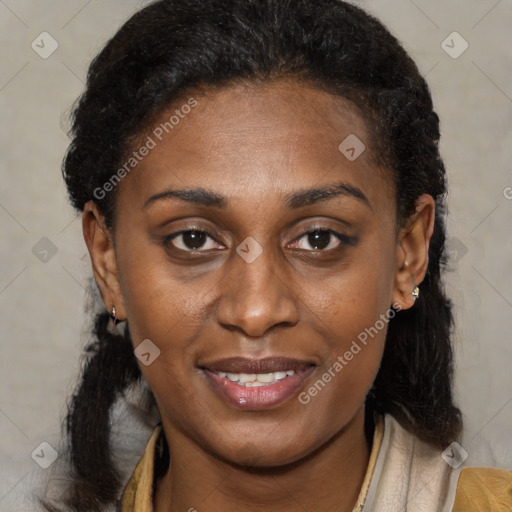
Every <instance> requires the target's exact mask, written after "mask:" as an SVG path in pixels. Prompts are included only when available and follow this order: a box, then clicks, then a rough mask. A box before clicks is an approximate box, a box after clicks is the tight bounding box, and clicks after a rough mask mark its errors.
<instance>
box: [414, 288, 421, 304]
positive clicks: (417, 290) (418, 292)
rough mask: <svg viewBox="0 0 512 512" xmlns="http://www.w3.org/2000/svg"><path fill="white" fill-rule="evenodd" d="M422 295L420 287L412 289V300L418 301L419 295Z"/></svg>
mask: <svg viewBox="0 0 512 512" xmlns="http://www.w3.org/2000/svg"><path fill="white" fill-rule="evenodd" d="M419 296H420V289H419V288H418V287H417V286H416V288H414V290H413V291H412V300H413V301H414V302H416V301H417V300H418V297H419Z"/></svg>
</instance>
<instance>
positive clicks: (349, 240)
mask: <svg viewBox="0 0 512 512" xmlns="http://www.w3.org/2000/svg"><path fill="white" fill-rule="evenodd" d="M316 232H321V233H325V232H327V233H331V234H332V235H334V237H335V238H337V239H338V241H339V242H340V245H339V246H338V247H335V248H331V249H302V250H305V251H307V252H325V253H327V252H331V251H336V250H340V249H341V248H343V246H345V245H355V242H356V240H355V237H351V236H347V235H344V234H342V233H338V232H337V231H334V230H333V229H329V228H320V227H318V228H313V229H309V230H308V231H305V232H304V233H302V234H301V235H300V236H299V237H297V238H295V239H294V240H293V241H292V243H296V242H298V241H299V240H301V239H302V238H304V237H305V236H307V235H309V234H311V233H316ZM185 233H204V234H206V235H207V236H208V238H210V239H211V240H213V241H214V242H216V243H217V244H220V243H219V242H217V240H215V238H214V237H213V236H212V235H211V234H210V232H209V231H207V230H205V229H199V228H197V229H196V228H194V229H183V230H181V231H177V232H176V233H172V234H170V235H167V236H166V237H164V239H163V245H164V246H165V247H166V248H169V246H170V245H171V242H172V240H174V239H175V238H178V237H179V236H180V235H183V234H185ZM330 243H331V241H329V245H330ZM220 245H222V244H220ZM172 248H173V249H175V250H177V251H182V252H190V253H193V252H196V253H197V252H207V251H208V249H207V250H202V249H180V248H178V247H172Z"/></svg>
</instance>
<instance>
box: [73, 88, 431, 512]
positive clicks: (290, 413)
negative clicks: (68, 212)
mask: <svg viewBox="0 0 512 512" xmlns="http://www.w3.org/2000/svg"><path fill="white" fill-rule="evenodd" d="M194 97H195V98H196V99H197V101H198V106H197V107H196V108H194V109H193V110H192V111H191V112H190V113H189V114H188V115H187V116H186V117H185V118H184V119H183V120H181V121H180V123H179V125H177V126H176V127H175V128H174V129H173V130H172V132H170V133H169V135H168V136H166V137H165V138H164V139H163V140H162V141H161V142H159V143H158V145H157V147H155V148H154V149H153V150H152V151H151V152H150V153H149V155H148V156H146V157H145V158H144V159H143V160H142V161H141V162H140V163H139V164H138V166H137V168H136V169H135V170H133V171H132V172H131V173H130V174H129V175H127V176H126V177H125V178H124V179H123V180H122V182H121V183H120V185H119V190H118V195H117V204H116V221H115V230H114V231H113V232H109V231H108V230H107V229H106V227H105V223H104V219H103V218H102V216H101V215H100V213H99V212H98V209H97V207H96V205H95V204H94V202H92V201H91V202H89V203H88V204H87V205H86V207H85V209H84V214H83V231H84V237H85V241H86V244H87V247H88V250H89V253H90V256H91V261H92V265H93V270H94V275H95V278H96V281H97V282H98V285H99V287H100V290H101V293H102V297H103V300H104V301H105V305H106V307H107V309H109V310H111V309H112V306H113V305H115V307H116V314H117V316H118V317H119V318H120V319H122V320H124V319H128V322H129V325H130V332H131V335H132V339H133V342H134V346H138V345H139V344H140V343H141V342H142V341H143V340H145V339H150V340H151V341H152V342H153V343H154V344H155V345H157V346H158V347H159V349H160V350H161V354H160V356H159V357H158V358H157V359H156V360H155V361H154V362H153V363H152V364H151V365H149V366H143V365H141V370H142V372H143V374H144V376H145V378H146V379H147V381H148V382H149V385H150V386H151V388H152V390H153V392H154V395H155V398H156V401H157V404H158V407H159V410H160V414H161V417H162V424H163V428H164V430H165V434H166V438H167V440H168V443H169V449H170V453H171V461H172V462H171V468H170V470H169V471H168V472H167V474H166V475H165V477H164V478H162V479H161V480H160V481H159V482H158V487H157V492H156V496H155V498H154V503H155V510H157V511H170V512H175V511H178V510H181V511H183V510H189V509H190V508H191V507H194V508H195V509H197V510H198V511H201V510H207V511H209V512H217V511H221V510H244V511H252V510H261V509H262V508H264V509H265V510H266V511H270V512H272V511H274V510H275V511H277V510H279V511H280V512H283V511H284V512H287V511H303V510H308V511H320V510H322V511H331V510H332V511H334V510H336V511H351V510H352V507H353V505H354V503H355V501H356V499H357V496H358V494H359V490H360V487H361V485H362V482H363V479H364V475H365V472H366V468H367V464H368V459H369V453H370V447H369V446H368V444H367V442H366V439H365V436H364V399H365V396H366V394H367V393H368V391H369V389H370V388H371V385H372V383H373V380H374V378H375V376H376V374H377V371H378V368H379V365H380V362H381V358H382V353H383V349H384V342H385V336H386V328H383V329H382V330H380V331H379V333H378V335H377V336H375V337H374V338H373V339H372V340H371V342H370V343H368V344H367V345H366V346H365V347H364V348H363V349H362V350H361V352H360V353H358V354H357V355H356V356H354V358H353V359H352V360H351V361H350V363H349V364H347V365H346V366H345V367H344V369H343V371H341V372H339V373H337V374H336V377H335V378H333V379H332V380H331V382H330V383H329V384H328V385H326V386H325V387H324V389H322V391H321V392H319V393H318V394H317V395H316V396H315V397H314V398H312V399H311V401H310V402H309V403H308V404H306V405H305V404H302V403H301V402H300V401H299V400H298V393H296V394H295V395H294V396H293V397H291V398H289V399H288V400H286V401H285V402H283V403H282V404H280V405H278V406H276V407H273V408H271V409H268V410H263V411H244V410H240V409H238V408H236V407H234V406H232V405H230V404H228V403H227V402H226V401H224V400H223V399H222V398H221V397H219V395H218V394H216V392H215V391H213V389H212V388H211V386H210V384H209V382H208V380H207V379H206V378H205V375H204V373H203V372H202V371H201V370H200V369H198V366H200V365H201V363H204V362H205V361H213V360H218V359H222V358H225V357H232V356H245V357H254V358H262V357H267V356H274V355H278V356H286V357H291V358H296V359H301V360H308V361H313V362H314V363H315V364H316V368H315V370H314V373H313V374H312V375H311V376H310V377H309V378H308V379H307V381H306V382H305V383H304V385H303V387H302V388H301V389H300V390H299V392H302V391H304V390H307V389H308V388H309V387H310V386H311V385H312V384H313V383H314V382H315V381H317V380H318V379H319V378H321V376H322V374H324V373H325V372H326V371H327V370H328V368H329V367H331V366H332V364H333V361H335V360H336V358H337V357H338V356H340V355H343V354H344V353H345V352H346V351H347V350H348V349H349V348H350V346H351V343H352V341H353V340H355V339H357V336H358V334H359V333H361V332H362V331H364V330H365V328H367V327H370V326H373V325H374V324H375V322H376V321H377V320H378V319H379V317H380V315H381V314H383V313H385V312H386V311H388V310H389V308H390V306H391V305H392V304H395V306H397V307H398V308H399V309H400V308H401V309H407V308H409V307H412V306H413V298H412V295H411V292H412V290H413V289H414V287H415V286H416V285H417V284H419V283H421V281H422V280H423V278H424V276H425V272H426V269H427V265H428V246H429V241H430V237H431V235H432V231H433V223H434V201H433V199H432V197H430V196H428V195H423V196H421V197H420V198H419V199H418V201H417V208H416V213H415V214H414V215H413V216H412V217H411V218H410V219H408V220H407V222H405V223H404V224H403V225H402V226H398V225H397V219H396V209H395V190H394V187H393V184H392V178H391V172H390V171H389V170H387V169H380V168H378V167H377V166H376V165H375V164H374V161H373V159H372V148H371V142H370V137H369V131H368V129H367V127H366V125H365V122H364V121H363V119H362V117H361V116H360V115H359V113H358V111H357V110H356V108H355V107H354V106H353V105H352V104H351V103H350V102H348V101H347V100H344V99H343V98H336V97H333V96H332V95H330V94H328V93H326V92H322V91H319V90H316V89H314V88H311V87H308V86H307V85H305V84H300V83H297V82H294V81H285V80H281V81H279V82H273V83H271V84H265V85H252V86H250V85H247V84H245V85H243V84H237V85H233V84H231V85H229V86H227V87H224V88H220V89H215V90H207V91H206V92H204V93H197V94H196V95H195V96H194ZM178 103H179V102H178ZM178 103H176V104H175V105H173V107H172V108H170V109H169V110H168V111H166V112H162V116H161V119H160V120H157V124H158V122H160V121H164V120H166V119H168V118H169V116H170V114H171V113H172V112H173V111H174V110H175V109H176V108H179V105H182V104H184V103H186V100H185V101H183V102H182V103H179V104H178ZM352 133H354V134H356V135H357V136H358V137H359V139H361V140H362V141H363V142H365V144H366V146H367V148H366V151H364V152H363V153H362V155H361V156H359V158H357V159H356V160H355V161H353V162H351V161H349V160H348V159H347V158H345V156H344V155H343V154H342V153H341V152H340V151H339V149H338V146H339V144H340V143H341V142H342V141H343V140H344V139H345V138H346V137H347V136H348V135H349V134H352ZM147 135H148V133H146V134H141V139H140V140H141V141H143V140H145V138H146V137H147ZM136 147H137V144H135V145H134V148H136ZM338 182H344V183H346V184H349V185H351V186H352V187H357V188H358V189H360V191H361V192H362V193H363V194H364V196H365V197H366V199H367V200H366V201H365V200H361V199H358V198H355V197H353V196H351V195H349V194H342V195H338V196H335V197H331V198H329V199H327V200H322V201H318V202H315V203H313V204H309V205H302V206H300V207H299V208H295V209H293V208H290V207H288V206H287V204H286V203H285V196H286V195H287V194H290V193H292V192H296V191H298V190H303V189H309V188H317V187H321V186H324V185H328V184H334V183H338ZM196 187H202V188H204V189H208V190H211V191H214V192H215V193H217V194H219V195H222V196H224V197H225V199H226V207H225V208H224V209H220V208H216V207H214V206H202V205H196V204H193V203H188V202H186V201H184V200H180V199H176V198H166V199H160V200H155V201H152V202H151V203H150V204H149V205H147V206H144V205H145V202H146V201H147V200H148V199H149V198H150V197H152V196H154V195H155V194H159V193H161V192H162V191H165V190H167V189H176V188H179V189H185V188H196ZM186 229H189V230H190V229H202V230H207V231H208V232H209V233H210V234H211V236H212V238H209V237H206V238H205V239H204V240H203V242H202V243H203V246H201V247H200V248H199V250H196V251H194V252H190V249H188V251H189V252H186V251H187V247H190V244H191V243H192V242H191V240H190V236H189V237H188V238H187V237H182V236H178V237H177V238H175V239H174V240H172V241H170V242H168V246H167V247H166V246H165V244H164V242H163V239H164V238H165V237H166V236H167V235H170V234H173V233H176V232H178V231H180V230H186ZM310 229H322V230H327V231H328V230H332V231H335V232H338V233H340V234H343V235H346V236H347V237H351V242H350V243H343V242H340V241H339V240H338V238H337V237H336V236H334V235H332V236H331V237H330V239H329V237H328V235H327V234H326V233H324V236H325V237H326V238H325V239H324V240H325V241H324V244H323V246H321V247H320V249H317V250H314V249H315V246H314V245H311V244H314V240H312V239H311V237H309V238H308V235H307V234H306V235H304V233H305V232H307V231H308V230H310ZM249 236H250V237H253V238H254V239H255V240H257V242H258V243H259V244H260V245H261V246H262V248H263V252H262V254H261V255H260V256H259V257H258V258H257V259H256V260H255V261H254V262H252V263H248V262H246V261H245V260H244V259H242V258H241V257H240V256H239V255H238V254H237V252H236V248H237V246H239V245H240V244H241V243H242V242H243V241H244V240H245V239H246V238H247V237H249ZM187 242H188V244H189V245H188V246H187V245H186V243H187ZM199 245H200V244H199ZM201 251H202V252H201ZM406 262H407V263H406ZM397 314H400V313H397ZM244 465H246V466H250V468H247V467H243V466H244Z"/></svg>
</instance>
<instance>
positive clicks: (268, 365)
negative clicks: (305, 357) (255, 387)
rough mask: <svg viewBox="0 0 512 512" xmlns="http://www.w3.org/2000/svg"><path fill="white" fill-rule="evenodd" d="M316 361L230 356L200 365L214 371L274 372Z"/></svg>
mask: <svg viewBox="0 0 512 512" xmlns="http://www.w3.org/2000/svg"><path fill="white" fill-rule="evenodd" d="M313 365H314V363H312V362H308V361H301V360H299V359H291V358H288V357H266V358H263V359H248V358H246V357H229V358H226V359H220V360H218V361H214V362H212V363H206V364H202V365H200V367H201V368H206V369H208V370H211V371H213V372H226V373H273V372H284V371H287V370H293V371H295V372H298V371H301V370H305V369H306V368H308V367H309V366H313Z"/></svg>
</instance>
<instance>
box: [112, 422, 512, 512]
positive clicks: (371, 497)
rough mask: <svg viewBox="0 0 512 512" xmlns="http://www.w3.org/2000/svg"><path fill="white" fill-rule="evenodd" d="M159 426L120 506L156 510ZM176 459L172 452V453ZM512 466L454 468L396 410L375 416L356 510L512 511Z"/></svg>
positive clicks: (125, 511) (126, 511) (124, 511)
mask: <svg viewBox="0 0 512 512" xmlns="http://www.w3.org/2000/svg"><path fill="white" fill-rule="evenodd" d="M160 433H161V427H160V426H158V427H156V428H155V430H154V432H153V434H152V436H151V438H150V439H149V441H148V443H147V446H146V450H145V452H144V455H143V457H142V458H141V460H140V461H139V463H138V464H137V467H136V468H135V471H134V473H133V475H132V477H131V479H130V481H129V482H128V485H127V486H126V488H125V491H124V493H123V496H122V499H121V500H120V503H119V510H120V511H121V512H154V508H153V488H154V468H155V456H156V445H157V440H158V438H159V435H160ZM171 461H172V456H171ZM511 511H512V472H510V471H506V470H503V469H494V468H472V467H463V466H461V467H460V468H458V469H454V468H452V467H451V466H450V465H448V464H447V463H446V462H445V461H444V459H443V458H442V457H441V451H440V450H436V449H435V448H432V447H431V446H430V445H428V444H426V443H424V442H422V441H420V440H419V439H418V438H416V437H415V436H414V435H413V434H411V433H410V432H408V431H407V430H405V429H404V428H403V427H402V426H401V425H400V424H399V423H398V421H396V420H395V419H394V418H393V417H392V416H391V415H389V414H386V415H385V416H384V418H382V417H379V418H377V419H376V422H375V431H374V436H373V443H372V449H371V452H370V459H369V463H368V469H367V471H366V475H365V478H364V481H363V485H362V487H361V490H360V493H359V496H358V499H357V502H356V505H355V507H354V509H353V512H511Z"/></svg>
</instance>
